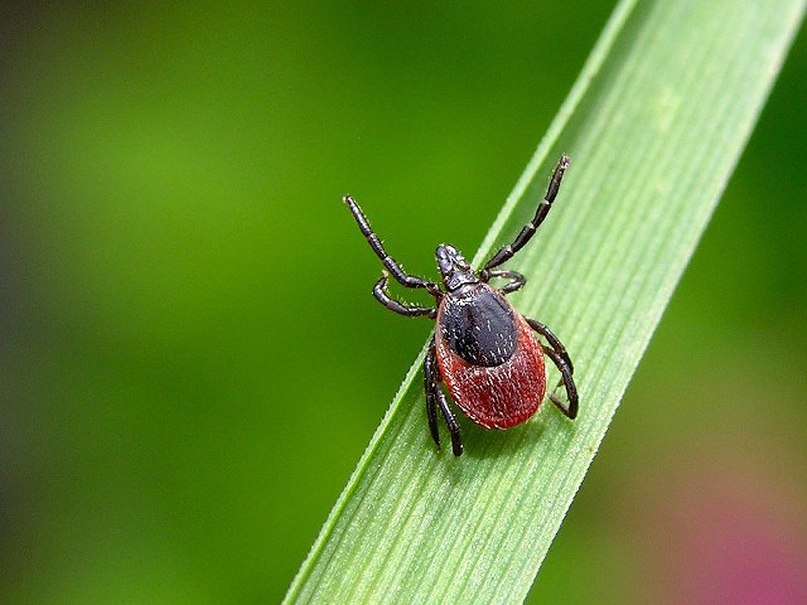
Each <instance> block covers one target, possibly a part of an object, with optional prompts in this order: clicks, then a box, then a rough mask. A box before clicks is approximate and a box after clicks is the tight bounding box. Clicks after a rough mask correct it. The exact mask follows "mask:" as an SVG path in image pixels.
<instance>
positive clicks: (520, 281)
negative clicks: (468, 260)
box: [479, 269, 527, 294]
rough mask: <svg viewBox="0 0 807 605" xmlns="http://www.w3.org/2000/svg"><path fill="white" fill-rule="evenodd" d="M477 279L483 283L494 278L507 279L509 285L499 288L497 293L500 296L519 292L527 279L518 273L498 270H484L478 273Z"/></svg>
mask: <svg viewBox="0 0 807 605" xmlns="http://www.w3.org/2000/svg"><path fill="white" fill-rule="evenodd" d="M479 277H480V278H481V279H482V281H484V282H487V281H488V280H490V279H491V278H494V277H499V278H502V279H509V280H510V282H509V283H507V284H505V285H504V286H503V287H502V288H499V292H501V293H502V294H510V292H515V291H516V290H520V289H521V287H522V286H523V285H524V284H526V283H527V278H526V277H524V276H523V275H522V274H521V273H519V272H518V271H507V270H499V269H491V270H484V271H481V272H480V274H479Z"/></svg>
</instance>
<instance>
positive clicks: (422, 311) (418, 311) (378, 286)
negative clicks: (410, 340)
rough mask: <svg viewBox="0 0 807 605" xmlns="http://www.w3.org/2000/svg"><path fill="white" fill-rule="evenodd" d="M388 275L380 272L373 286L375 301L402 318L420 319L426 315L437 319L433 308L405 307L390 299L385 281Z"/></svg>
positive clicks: (435, 310)
mask: <svg viewBox="0 0 807 605" xmlns="http://www.w3.org/2000/svg"><path fill="white" fill-rule="evenodd" d="M388 279H389V275H388V274H387V272H386V271H382V273H381V277H380V278H379V279H378V281H377V282H376V283H375V286H373V296H375V298H376V300H377V301H378V302H380V303H381V304H382V305H384V306H385V307H386V308H387V309H389V310H390V311H394V312H395V313H398V315H403V316H404V317H421V316H423V315H427V316H429V317H431V318H432V319H433V318H435V317H437V309H435V308H433V307H418V306H415V305H405V304H403V303H400V302H398V301H397V300H395V299H393V298H390V295H389V294H387V280H388Z"/></svg>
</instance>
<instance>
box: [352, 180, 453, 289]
mask: <svg viewBox="0 0 807 605" xmlns="http://www.w3.org/2000/svg"><path fill="white" fill-rule="evenodd" d="M342 201H343V202H344V203H345V204H347V207H348V208H349V209H350V212H351V213H352V214H353V218H355V219H356V223H358V225H359V230H360V231H361V233H362V235H364V237H365V238H366V239H367V243H369V244H370V247H371V248H372V249H373V252H375V253H376V256H378V258H380V259H381V262H382V263H384V266H385V267H386V268H387V269H388V270H389V272H390V273H392V276H393V277H394V278H395V279H396V280H398V282H399V283H400V284H401V285H402V286H404V287H405V288H425V289H426V290H428V291H429V293H431V294H434V295H439V293H440V288H439V286H438V285H437V284H435V283H434V282H430V281H426V280H425V279H422V278H420V277H417V276H416V275H409V274H408V273H406V272H405V271H404V270H403V267H401V265H399V264H398V261H396V260H395V259H394V258H392V257H391V256H390V255H389V254H387V251H386V250H384V244H382V243H381V240H380V239H379V237H378V235H376V234H375V232H374V231H373V228H372V227H370V221H368V220H367V217H366V216H365V215H364V212H362V210H361V208H360V207H359V205H358V204H357V203H356V200H354V199H353V197H352V196H350V195H346V196H345V197H343V198H342Z"/></svg>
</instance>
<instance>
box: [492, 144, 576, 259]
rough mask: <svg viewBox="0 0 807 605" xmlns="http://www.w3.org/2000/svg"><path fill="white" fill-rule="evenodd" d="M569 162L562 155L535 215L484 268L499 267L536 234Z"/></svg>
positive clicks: (556, 193)
mask: <svg viewBox="0 0 807 605" xmlns="http://www.w3.org/2000/svg"><path fill="white" fill-rule="evenodd" d="M569 162H570V160H569V157H568V156H565V155H562V156H560V161H559V162H558V165H557V167H556V168H555V172H554V173H553V174H552V180H550V181H549V187H548V188H547V190H546V195H545V196H544V199H543V201H542V202H541V203H540V204H539V205H538V209H537V210H536V211H535V216H534V217H533V218H532V220H531V221H530V222H529V223H527V224H526V225H524V228H523V229H522V230H521V231H520V232H519V234H518V235H517V236H516V239H514V240H513V242H512V243H511V244H507V245H506V246H503V247H502V248H501V249H500V250H499V251H498V252H497V253H496V254H494V255H493V256H492V257H491V259H490V260H489V261H488V262H487V264H485V268H484V270H488V269H493V268H494V267H498V266H499V265H501V264H503V263H505V262H507V261H508V260H510V259H511V258H512V257H513V255H514V254H515V253H516V252H518V251H519V250H521V249H522V248H523V247H524V245H525V244H526V243H527V242H528V241H530V238H531V237H532V236H533V235H534V234H535V231H536V229H538V227H539V225H540V224H541V223H542V222H543V220H544V219H545V218H546V215H547V214H549V209H550V208H551V207H552V202H554V201H555V197H556V196H557V195H558V189H560V181H561V180H562V179H563V173H564V172H566V169H567V168H568V167H569Z"/></svg>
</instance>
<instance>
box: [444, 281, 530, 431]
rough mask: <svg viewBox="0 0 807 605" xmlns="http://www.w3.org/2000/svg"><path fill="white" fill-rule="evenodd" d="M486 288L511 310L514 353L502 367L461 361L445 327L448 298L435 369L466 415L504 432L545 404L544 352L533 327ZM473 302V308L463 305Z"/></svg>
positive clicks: (485, 293) (491, 291)
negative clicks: (445, 331)
mask: <svg viewBox="0 0 807 605" xmlns="http://www.w3.org/2000/svg"><path fill="white" fill-rule="evenodd" d="M483 288H484V290H485V291H484V295H485V296H489V295H491V294H493V295H494V296H496V297H498V298H500V299H501V301H502V302H503V303H504V305H506V307H507V310H508V311H509V312H510V316H511V317H512V320H513V324H514V325H513V334H512V335H513V336H514V337H515V338H514V340H515V343H514V345H515V346H513V347H512V354H511V355H510V356H509V357H508V358H507V359H506V360H504V361H502V363H500V364H498V365H488V366H483V365H474V364H473V363H470V362H469V361H466V360H465V359H463V358H462V357H460V355H459V354H458V353H457V351H454V350H453V349H452V348H451V346H450V345H449V339H448V338H447V337H446V336H447V335H446V334H445V333H444V331H443V330H442V329H441V327H442V326H444V325H446V323H445V318H444V313H445V306H446V305H445V304H444V303H445V299H444V301H442V302H441V304H440V308H439V311H438V315H437V330H436V335H435V340H436V346H437V365H438V368H439V370H440V374H441V376H442V378H443V381H444V382H445V383H446V386H447V387H448V391H449V392H450V393H451V396H452V397H453V399H454V402H455V403H456V404H457V406H458V407H459V408H460V409H461V410H462V411H463V412H464V413H465V415H466V416H468V417H469V418H470V419H471V420H473V421H474V422H475V423H477V424H479V425H481V426H484V427H486V428H497V429H506V428H510V427H513V426H517V425H519V424H522V423H524V422H526V421H527V420H528V419H529V418H530V417H531V416H532V415H533V414H534V413H535V412H536V411H537V410H538V406H540V405H541V401H542V400H543V398H544V393H545V391H546V375H545V370H544V359H543V351H542V349H541V345H540V343H539V342H538V338H537V337H536V336H535V334H534V333H533V331H532V329H531V328H530V326H529V324H527V322H526V321H525V320H524V318H523V317H522V316H521V315H520V314H519V313H518V312H516V311H515V310H514V309H513V308H512V307H511V306H510V303H509V302H507V301H506V300H505V299H504V297H503V296H502V295H501V294H499V293H498V292H496V291H495V290H493V289H492V288H490V287H489V286H487V285H484V286H483ZM469 303H470V304H473V303H472V302H471V301H467V302H465V303H464V304H469ZM449 304H450V303H449ZM451 312H452V311H449V313H451Z"/></svg>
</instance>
